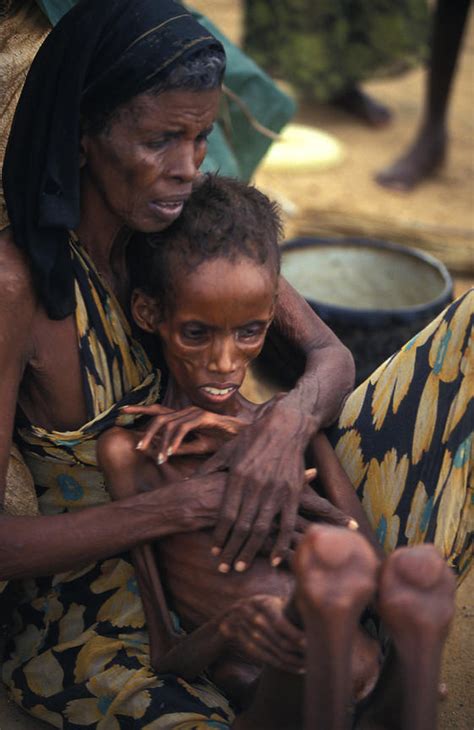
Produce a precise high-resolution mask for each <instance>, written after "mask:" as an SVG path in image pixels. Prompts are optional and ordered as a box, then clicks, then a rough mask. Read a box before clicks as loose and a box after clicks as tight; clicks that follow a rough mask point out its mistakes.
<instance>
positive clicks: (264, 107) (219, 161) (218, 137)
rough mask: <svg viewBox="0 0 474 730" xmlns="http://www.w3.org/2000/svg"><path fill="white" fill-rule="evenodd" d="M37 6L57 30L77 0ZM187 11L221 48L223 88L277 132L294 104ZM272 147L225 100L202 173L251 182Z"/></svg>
mask: <svg viewBox="0 0 474 730" xmlns="http://www.w3.org/2000/svg"><path fill="white" fill-rule="evenodd" d="M99 1H100V0H98V2H99ZM37 2H38V5H39V6H40V7H41V9H42V10H43V12H44V13H45V14H46V16H47V17H48V18H49V20H50V22H51V23H52V24H53V25H55V24H56V23H57V22H58V21H59V20H60V19H61V17H62V16H63V15H64V14H65V13H66V12H67V11H68V10H69V9H70V8H72V7H73V5H75V4H76V2H77V0H37ZM190 10H191V12H192V13H193V15H194V16H195V18H196V19H197V20H198V21H199V22H200V23H202V25H204V26H205V27H206V28H207V29H208V30H209V31H210V32H211V33H213V34H214V35H215V36H216V38H218V39H219V40H220V41H221V43H222V44H223V46H224V48H225V52H226V55H227V70H226V74H225V78H224V84H225V85H226V86H227V87H228V88H229V89H231V91H233V92H234V93H235V94H237V96H239V97H240V99H241V100H242V101H243V102H244V104H245V105H246V106H247V108H248V109H249V111H250V113H251V114H252V116H253V117H254V118H255V119H256V120H257V121H258V123H259V124H261V125H263V126H264V127H268V128H269V129H271V130H272V131H273V132H279V131H280V130H281V129H282V128H283V127H284V126H285V124H286V123H287V122H288V121H289V120H290V119H291V118H292V116H293V115H294V113H295V111H296V105H295V103H294V101H293V100H292V99H291V98H290V97H289V96H287V95H286V94H284V93H283V92H282V91H280V89H279V88H278V87H277V86H276V85H275V83H274V82H273V81H272V79H271V78H270V77H269V76H268V75H267V74H266V73H265V72H264V71H262V70H261V69H260V68H259V67H258V66H257V65H256V63H255V62H254V61H252V60H251V59H250V58H249V57H248V56H246V55H245V53H243V52H242V51H241V50H240V49H239V48H238V47H237V46H236V45H234V44H233V43H231V42H230V41H229V39H228V38H226V37H225V36H224V35H223V34H222V33H221V32H220V31H219V30H218V29H217V28H216V26H215V25H213V23H211V22H210V21H209V20H208V19H207V18H205V17H204V16H203V15H201V14H200V13H198V12H196V11H193V10H192V8H190ZM271 143H272V140H271V139H270V138H269V137H267V136H265V135H264V134H262V133H261V132H259V131H257V130H256V129H255V128H254V127H253V126H252V124H251V123H250V121H249V120H248V118H247V117H246V115H245V114H244V113H243V112H242V111H241V110H240V109H239V106H238V105H237V104H236V103H235V101H231V100H229V99H228V98H227V97H225V96H224V98H223V102H222V106H221V114H220V117H219V119H218V121H217V123H216V124H215V126H214V130H213V132H212V134H211V135H210V137H209V144H208V152H207V156H206V159H205V160H204V163H203V165H202V168H201V169H202V170H203V171H204V172H219V173H220V174H221V175H230V176H232V177H239V178H241V179H242V180H249V179H250V178H251V177H252V174H253V172H254V170H255V168H256V167H257V165H258V163H259V162H260V160H261V159H262V157H263V156H264V154H265V153H266V151H267V150H268V148H269V147H270V145H271Z"/></svg>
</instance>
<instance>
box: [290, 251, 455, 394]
mask: <svg viewBox="0 0 474 730" xmlns="http://www.w3.org/2000/svg"><path fill="white" fill-rule="evenodd" d="M282 274H283V276H284V277H285V278H286V279H287V280H288V281H289V282H290V284H292V285H293V286H294V287H295V289H297V291H299V293H300V294H302V295H303V296H304V297H305V299H306V300H307V301H308V303H309V304H310V305H311V307H312V308H313V309H314V311H315V312H316V313H317V314H318V315H319V316H320V317H321V319H322V320H324V322H326V323H327V324H328V325H329V327H330V328H331V329H332V330H333V331H334V332H335V333H336V334H337V336H338V337H339V338H340V339H341V340H342V342H344V344H345V345H347V347H348V348H349V349H350V350H351V352H352V354H353V355H354V359H355V362H356V370H357V382H358V383H360V382H362V380H364V379H365V378H366V377H367V376H368V375H370V373H371V372H372V371H373V370H374V369H375V368H376V367H377V366H378V365H380V363H382V362H383V361H384V360H386V358H388V357H389V356H390V355H392V354H393V353H394V352H396V351H397V350H398V349H399V348H400V347H401V346H402V345H403V344H404V343H405V342H407V341H408V340H409V339H410V338H411V337H413V335H415V334H416V333H417V332H418V331H419V330H421V329H422V328H423V327H425V325H426V324H428V322H430V321H431V320H432V319H433V318H434V317H435V316H436V315H437V314H439V313H440V312H441V311H442V310H443V309H444V308H445V307H446V306H447V305H448V304H449V303H450V302H451V301H452V298H453V284H452V280H451V277H450V275H449V272H448V270H447V269H446V267H445V266H444V264H442V263H441V262H440V261H438V260H437V259H435V258H434V257H433V256H430V255H428V254H425V253H423V252H421V251H419V250H416V249H411V248H407V247H405V246H401V245H399V244H396V243H389V242H386V241H376V240H371V239H365V238H342V239H341V238H337V239H329V238H296V239H293V240H291V241H287V242H286V243H284V244H283V246H282Z"/></svg>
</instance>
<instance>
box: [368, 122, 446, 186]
mask: <svg viewBox="0 0 474 730" xmlns="http://www.w3.org/2000/svg"><path fill="white" fill-rule="evenodd" d="M446 145H447V137H446V132H445V130H444V128H443V129H436V130H425V131H423V132H421V133H420V134H419V135H418V138H417V140H416V142H415V143H414V145H413V146H412V147H411V148H410V149H409V150H408V152H407V153H406V154H405V155H403V156H402V157H400V158H399V159H398V160H396V162H394V163H393V164H392V165H390V166H389V167H386V168H385V169H383V170H381V171H380V172H379V173H377V174H376V176H375V179H376V181H377V182H378V183H379V185H382V186H383V187H385V188H391V189H392V190H400V191H403V192H406V191H408V190H412V189H413V188H414V187H415V186H416V185H418V183H420V182H421V181H422V180H424V179H425V178H427V177H430V176H431V175H433V174H434V173H435V172H436V171H437V170H438V169H439V168H440V167H441V166H442V164H443V162H444V160H445V156H446Z"/></svg>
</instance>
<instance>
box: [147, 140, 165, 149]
mask: <svg viewBox="0 0 474 730" xmlns="http://www.w3.org/2000/svg"><path fill="white" fill-rule="evenodd" d="M167 143H168V140H167V139H155V140H153V141H151V142H147V143H146V146H147V147H148V149H150V150H161V149H163V147H165V146H166V144H167Z"/></svg>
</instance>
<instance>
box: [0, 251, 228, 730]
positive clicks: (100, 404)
mask: <svg viewBox="0 0 474 730" xmlns="http://www.w3.org/2000/svg"><path fill="white" fill-rule="evenodd" d="M70 246H71V255H72V259H73V264H74V274H75V281H76V284H75V287H76V323H77V332H78V337H79V346H80V356H81V365H82V370H83V380H84V392H85V393H86V400H87V408H88V413H89V415H90V420H89V422H88V423H86V424H85V425H84V426H83V427H82V428H80V429H79V430H78V431H76V432H67V433H60V432H47V431H45V430H44V429H42V428H38V427H35V426H33V425H28V426H27V427H24V428H22V429H20V431H19V434H18V436H19V441H20V443H21V447H22V451H23V454H24V457H25V460H26V462H27V464H28V466H29V468H30V470H31V472H32V474H33V477H34V481H35V486H36V491H37V495H38V502H39V507H40V511H41V513H43V514H48V515H51V514H59V513H61V512H73V511H76V510H80V509H83V508H84V507H89V506H92V505H97V504H102V503H104V502H107V501H108V500H109V496H108V494H107V492H106V490H105V486H104V482H103V479H102V476H101V474H100V472H99V471H98V469H97V463H96V455H95V445H96V443H95V442H96V437H97V436H98V434H99V433H100V432H101V431H103V430H104V429H105V428H108V427H110V426H111V425H113V424H122V425H126V423H127V417H126V416H123V415H121V413H120V410H119V409H120V407H121V406H122V405H125V404H132V403H133V404H137V403H145V404H149V403H153V402H155V401H156V400H157V399H158V396H159V385H160V373H159V371H155V370H153V368H152V366H151V364H150V362H149V360H148V358H147V356H146V355H145V353H144V351H143V349H142V348H141V346H140V345H139V344H138V343H137V342H136V341H135V340H134V339H133V338H132V336H131V333H130V328H129V325H128V322H127V320H126V318H125V316H124V314H123V312H122V310H121V308H120V306H119V304H118V303H117V301H116V299H115V297H114V296H113V294H112V293H111V292H110V291H109V290H108V288H107V286H106V285H105V284H104V283H103V281H102V280H101V279H100V277H99V275H98V274H97V272H96V271H95V269H94V266H93V264H92V262H91V261H90V259H88V257H87V255H86V253H85V251H84V250H83V249H82V248H81V246H80V245H79V244H78V242H77V241H76V240H74V239H71V241H70ZM128 418H129V417H128ZM23 588H24V600H23V602H22V604H21V605H20V606H19V608H18V611H17V612H16V616H15V622H16V627H15V629H16V631H15V636H14V639H13V640H12V642H11V646H10V647H9V651H8V654H7V657H6V659H5V662H4V664H3V680H4V682H5V683H6V684H7V686H8V687H9V689H10V693H11V696H12V698H13V699H14V700H15V701H16V702H17V703H18V704H20V705H21V706H22V707H23V708H24V709H25V710H27V711H28V712H29V713H31V714H32V715H33V716H34V717H37V718H39V719H41V720H44V721H46V722H48V723H50V724H51V725H53V726H54V727H57V728H64V730H66V728H67V729H69V728H87V727H89V728H97V729H98V730H119V729H120V728H140V729H142V730H145V729H147V730H171V728H172V729H173V730H200V729H201V728H215V729H216V730H222V729H223V728H225V729H226V728H228V727H229V725H230V722H231V720H232V717H233V715H232V711H231V710H230V708H229V706H228V704H227V702H226V700H225V698H224V697H223V696H222V695H221V694H220V693H219V692H218V690H217V689H216V688H215V687H214V686H213V685H212V684H210V683H209V682H208V681H206V679H205V678H202V679H199V680H197V681H196V682H194V683H193V684H192V685H191V684H189V683H187V682H185V681H184V680H182V679H180V678H179V677H174V676H172V675H165V676H157V675H156V673H154V672H153V670H152V669H151V668H150V664H149V646H148V634H147V631H146V626H145V619H144V613H143V608H142V603H141V600H140V596H139V594H138V590H137V583H136V580H135V575H134V571H133V568H132V565H131V561H130V558H129V556H128V554H123V555H120V556H117V557H115V558H113V559H109V560H104V561H101V562H98V563H95V564H93V565H89V566H86V567H84V568H83V569H82V570H79V571H77V570H75V571H71V572H68V573H63V574H61V575H55V576H54V577H48V578H41V579H37V580H34V581H33V580H31V581H25V585H24V586H23ZM0 725H1V721H0Z"/></svg>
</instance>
